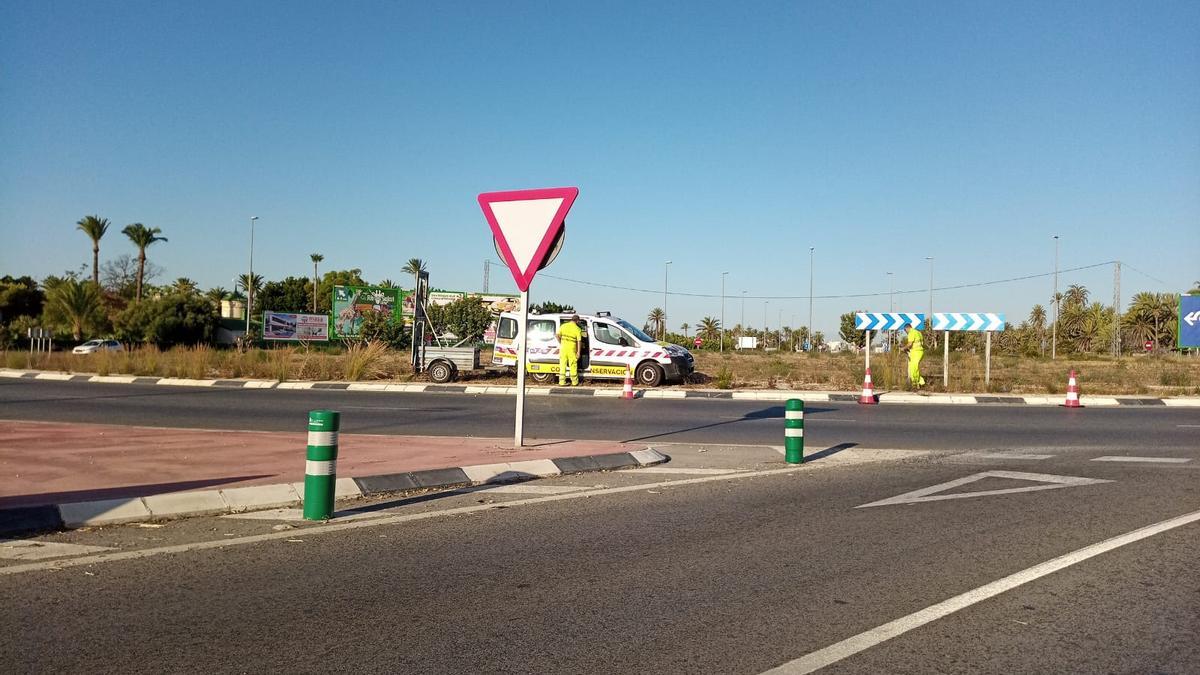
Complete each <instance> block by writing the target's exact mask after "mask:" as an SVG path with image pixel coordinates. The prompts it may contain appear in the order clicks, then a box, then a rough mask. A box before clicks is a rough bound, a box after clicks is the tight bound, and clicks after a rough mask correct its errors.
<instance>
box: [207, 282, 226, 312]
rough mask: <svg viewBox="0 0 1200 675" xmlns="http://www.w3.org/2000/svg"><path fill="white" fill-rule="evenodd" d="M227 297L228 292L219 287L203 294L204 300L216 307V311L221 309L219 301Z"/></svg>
mask: <svg viewBox="0 0 1200 675" xmlns="http://www.w3.org/2000/svg"><path fill="white" fill-rule="evenodd" d="M227 295H229V291H227V290H225V289H224V288H221V287H220V286H215V287H213V288H210V289H208V290H207V291H205V292H204V298H205V299H206V300H208V301H210V302H212V304H214V305H216V306H217V308H218V309H219V308H220V307H221V301H222V300H224V299H225V296H227Z"/></svg>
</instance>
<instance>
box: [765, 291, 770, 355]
mask: <svg viewBox="0 0 1200 675" xmlns="http://www.w3.org/2000/svg"><path fill="white" fill-rule="evenodd" d="M769 304H771V301H770V300H763V350H764V351H765V350H766V348H767V305H769Z"/></svg>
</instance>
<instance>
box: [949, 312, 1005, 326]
mask: <svg viewBox="0 0 1200 675" xmlns="http://www.w3.org/2000/svg"><path fill="white" fill-rule="evenodd" d="M931 323H932V324H933V329H934V330H969V331H998V330H1004V315H1003V314H988V313H981V312H976V313H968V312H934V314H933V321H932V322H931Z"/></svg>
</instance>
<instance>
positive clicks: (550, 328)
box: [529, 319, 558, 342]
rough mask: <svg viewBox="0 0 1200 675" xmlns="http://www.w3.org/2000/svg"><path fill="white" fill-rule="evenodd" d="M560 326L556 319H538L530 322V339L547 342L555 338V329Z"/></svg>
mask: <svg viewBox="0 0 1200 675" xmlns="http://www.w3.org/2000/svg"><path fill="white" fill-rule="evenodd" d="M557 328H558V326H557V324H556V323H555V321H554V319H538V320H536V321H533V320H531V321H530V322H529V339H530V340H536V341H538V342H547V341H549V340H553V339H554V331H555V330H556V329H557Z"/></svg>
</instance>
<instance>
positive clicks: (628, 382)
mask: <svg viewBox="0 0 1200 675" xmlns="http://www.w3.org/2000/svg"><path fill="white" fill-rule="evenodd" d="M621 398H623V399H626V400H628V401H632V400H633V371H632V370H630V369H629V368H628V367H626V368H625V386H623V387H621Z"/></svg>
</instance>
